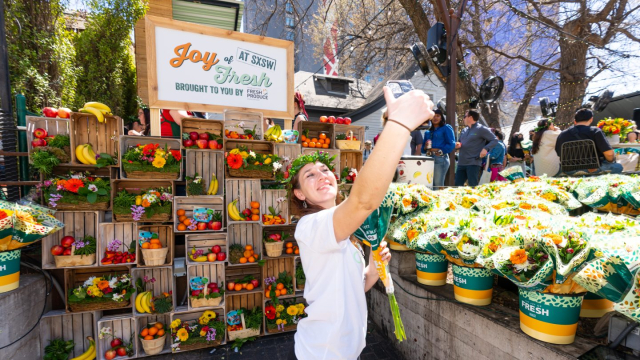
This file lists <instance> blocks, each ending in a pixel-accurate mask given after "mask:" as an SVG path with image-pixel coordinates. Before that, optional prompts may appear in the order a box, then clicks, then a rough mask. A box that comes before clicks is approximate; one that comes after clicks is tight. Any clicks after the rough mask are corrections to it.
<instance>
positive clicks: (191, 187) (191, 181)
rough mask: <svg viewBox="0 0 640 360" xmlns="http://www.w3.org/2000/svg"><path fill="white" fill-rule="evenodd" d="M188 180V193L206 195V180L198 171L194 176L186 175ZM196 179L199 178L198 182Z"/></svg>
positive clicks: (190, 194)
mask: <svg viewBox="0 0 640 360" xmlns="http://www.w3.org/2000/svg"><path fill="white" fill-rule="evenodd" d="M185 179H186V180H187V195H189V196H198V195H205V191H204V180H203V179H202V178H201V177H199V176H198V173H195V174H194V175H193V177H191V176H186V177H185ZM196 180H199V181H198V182H196Z"/></svg>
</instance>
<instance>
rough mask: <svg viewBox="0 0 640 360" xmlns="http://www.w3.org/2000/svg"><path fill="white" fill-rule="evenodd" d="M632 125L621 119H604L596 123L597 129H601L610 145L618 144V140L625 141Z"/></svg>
mask: <svg viewBox="0 0 640 360" xmlns="http://www.w3.org/2000/svg"><path fill="white" fill-rule="evenodd" d="M632 125H633V123H632V122H631V121H629V120H625V119H623V118H616V119H613V118H606V119H604V120H600V121H598V127H599V128H600V129H602V131H603V132H604V134H605V135H606V136H607V140H609V143H610V144H611V145H615V144H619V143H620V138H623V139H625V140H626V138H627V134H629V133H630V132H631V131H633V129H632V128H631V126H632Z"/></svg>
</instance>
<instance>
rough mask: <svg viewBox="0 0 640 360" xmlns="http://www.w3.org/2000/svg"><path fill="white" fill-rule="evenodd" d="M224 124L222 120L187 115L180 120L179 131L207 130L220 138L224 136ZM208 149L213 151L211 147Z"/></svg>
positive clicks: (200, 131) (182, 132)
mask: <svg viewBox="0 0 640 360" xmlns="http://www.w3.org/2000/svg"><path fill="white" fill-rule="evenodd" d="M224 126H225V124H224V122H223V121H220V120H209V119H200V118H193V117H187V118H184V119H182V120H181V124H180V133H181V134H184V133H187V134H188V133H190V132H192V131H195V132H197V133H204V132H208V133H211V134H216V135H218V136H220V137H221V138H224V133H223V129H224ZM209 151H214V150H213V149H211V150H209ZM215 151H222V150H215Z"/></svg>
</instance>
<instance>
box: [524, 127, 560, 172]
mask: <svg viewBox="0 0 640 360" xmlns="http://www.w3.org/2000/svg"><path fill="white" fill-rule="evenodd" d="M534 132H535V136H534V137H533V145H532V146H531V154H533V163H534V164H536V176H542V175H547V176H555V175H556V174H557V173H558V171H559V170H560V157H559V156H558V154H556V150H555V148H556V141H557V140H558V136H559V135H560V132H561V131H560V129H558V128H557V127H555V126H554V125H553V121H551V120H548V119H543V120H540V121H538V126H537V127H536V128H535V129H534Z"/></svg>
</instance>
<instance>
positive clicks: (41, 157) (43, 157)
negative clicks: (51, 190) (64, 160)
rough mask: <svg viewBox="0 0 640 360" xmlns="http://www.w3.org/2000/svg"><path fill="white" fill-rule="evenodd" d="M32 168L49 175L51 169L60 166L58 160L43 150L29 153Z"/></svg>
mask: <svg viewBox="0 0 640 360" xmlns="http://www.w3.org/2000/svg"><path fill="white" fill-rule="evenodd" d="M31 161H32V166H33V167H34V168H35V169H36V170H38V171H40V172H42V173H44V174H51V172H52V171H53V168H54V167H56V166H58V165H59V164H60V159H58V157H57V156H55V155H54V154H53V153H52V152H49V151H43V150H34V151H33V152H32V153H31Z"/></svg>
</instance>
